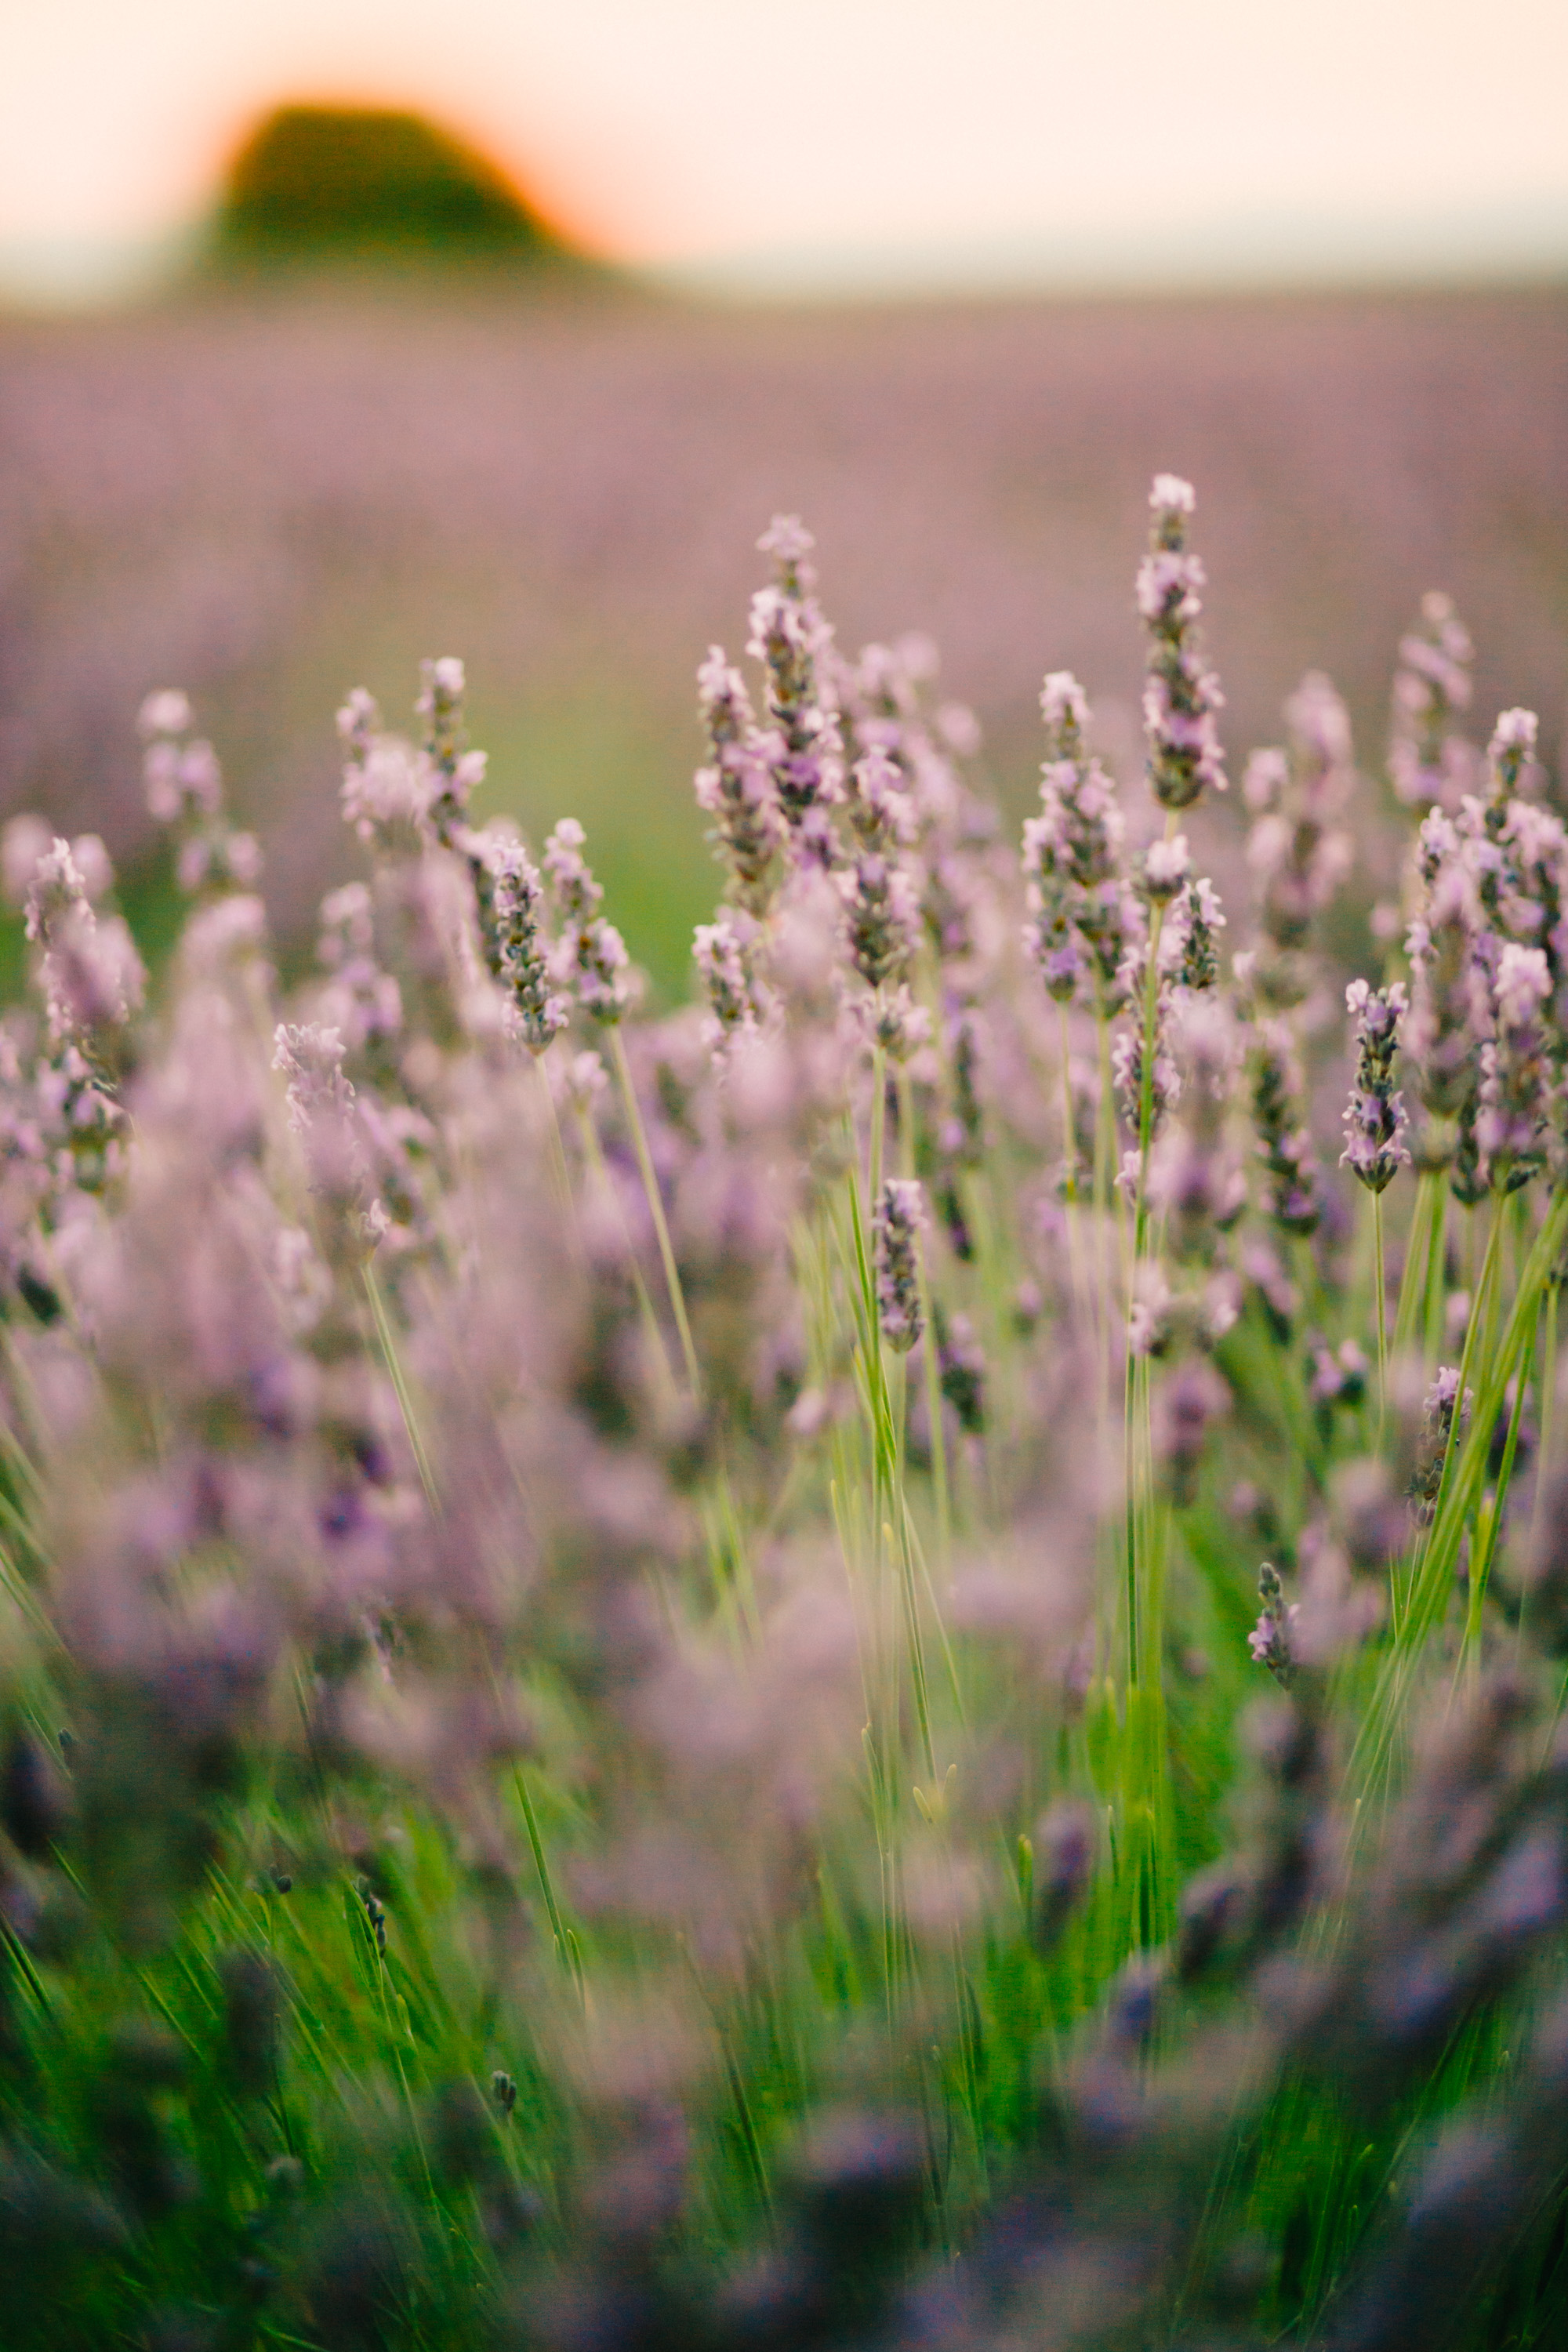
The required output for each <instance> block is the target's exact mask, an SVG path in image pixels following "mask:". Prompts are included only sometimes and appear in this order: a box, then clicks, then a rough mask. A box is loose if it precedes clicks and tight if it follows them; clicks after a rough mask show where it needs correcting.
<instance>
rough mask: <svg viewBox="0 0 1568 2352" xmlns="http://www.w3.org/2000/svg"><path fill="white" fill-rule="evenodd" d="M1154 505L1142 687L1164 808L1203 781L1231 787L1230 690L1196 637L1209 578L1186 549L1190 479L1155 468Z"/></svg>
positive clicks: (1142, 571) (1142, 608)
mask: <svg viewBox="0 0 1568 2352" xmlns="http://www.w3.org/2000/svg"><path fill="white" fill-rule="evenodd" d="M1149 505H1150V509H1151V511H1152V525H1151V529H1150V539H1149V553H1148V554H1147V555H1146V556H1145V557H1144V559H1143V561H1142V564H1141V565H1140V567H1139V572H1138V609H1139V612H1140V613H1141V614H1142V616H1143V622H1144V625H1145V626H1146V628H1147V629H1148V632H1149V656H1148V679H1147V683H1146V684H1145V686H1144V689H1143V730H1144V734H1145V736H1146V738H1147V740H1148V745H1149V788H1150V790H1151V791H1152V793H1153V795H1154V797H1155V799H1156V800H1157V801H1158V802H1159V803H1160V805H1161V807H1162V808H1166V809H1184V808H1190V807H1191V806H1192V803H1194V801H1195V800H1196V799H1197V797H1198V794H1199V793H1201V792H1202V791H1203V789H1204V786H1205V784H1207V785H1209V786H1211V787H1212V789H1213V790H1214V791H1215V792H1223V791H1224V790H1225V788H1226V774H1225V763H1224V754H1223V752H1222V751H1221V750H1220V743H1219V732H1218V730H1217V728H1216V726H1215V713H1216V712H1217V711H1219V710H1220V709H1223V708H1224V704H1225V697H1224V696H1223V695H1222V694H1221V692H1220V688H1219V680H1218V678H1217V677H1215V673H1214V671H1213V670H1212V669H1211V668H1210V667H1209V666H1208V664H1207V662H1206V661H1205V659H1204V656H1203V653H1202V650H1201V647H1200V646H1199V642H1198V635H1197V620H1198V615H1199V614H1200V613H1201V612H1202V610H1203V600H1202V597H1201V596H1200V594H1199V591H1200V590H1201V589H1202V588H1203V587H1204V586H1205V572H1204V567H1203V564H1202V563H1201V562H1200V561H1199V559H1198V558H1197V557H1196V556H1195V555H1193V554H1190V553H1189V552H1188V551H1187V544H1186V530H1187V522H1188V520H1189V518H1190V517H1191V515H1192V513H1193V510H1194V506H1195V505H1196V499H1195V498H1194V492H1193V487H1192V484H1191V483H1190V482H1184V481H1182V480H1181V479H1180V478H1178V477H1177V476H1176V475H1174V474H1157V475H1156V476H1155V478H1154V485H1153V488H1152V490H1151V491H1150V493H1149Z"/></svg>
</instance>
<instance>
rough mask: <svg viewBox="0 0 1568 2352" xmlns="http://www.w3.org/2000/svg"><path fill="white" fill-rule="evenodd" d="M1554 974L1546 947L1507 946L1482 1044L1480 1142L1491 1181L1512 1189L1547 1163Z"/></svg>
mask: <svg viewBox="0 0 1568 2352" xmlns="http://www.w3.org/2000/svg"><path fill="white" fill-rule="evenodd" d="M1492 997H1493V1004H1494V1008H1495V1014H1496V1029H1495V1034H1494V1035H1493V1036H1492V1037H1491V1038H1490V1039H1489V1042H1488V1043H1487V1044H1486V1045H1483V1046H1482V1047H1481V1049H1480V1068H1481V1076H1480V1086H1479V1093H1478V1097H1477V1112H1476V1122H1475V1135H1476V1143H1477V1146H1478V1148H1479V1152H1480V1155H1481V1159H1482V1161H1483V1163H1484V1165H1485V1167H1486V1169H1487V1172H1488V1174H1489V1178H1490V1181H1492V1182H1493V1183H1500V1184H1501V1185H1502V1187H1503V1189H1504V1190H1505V1191H1508V1192H1513V1191H1516V1190H1517V1189H1518V1187H1519V1186H1520V1185H1521V1184H1523V1183H1527V1182H1528V1181H1529V1180H1530V1178H1531V1176H1532V1175H1534V1174H1535V1173H1536V1172H1537V1171H1538V1170H1539V1169H1540V1168H1541V1166H1542V1152H1541V1150H1540V1142H1541V1136H1542V1129H1543V1128H1544V1126H1545V1123H1546V1118H1547V1111H1548V1107H1549V1104H1550V1102H1551V1100H1552V1087H1553V1073H1552V1067H1551V1063H1550V1059H1549V1054H1548V1046H1547V1040H1546V1035H1545V1032H1544V1028H1543V1025H1542V1013H1543V1012H1544V1010H1545V1007H1546V1006H1547V1005H1548V1004H1549V1003H1550V1002H1551V998H1552V974H1551V971H1550V970H1549V968H1548V966H1547V961H1546V956H1545V952H1544V950H1542V949H1541V948H1525V947H1520V946H1519V945H1518V944H1517V942H1515V941H1514V940H1509V941H1508V942H1507V943H1506V944H1505V945H1504V947H1503V948H1502V950H1501V951H1500V955H1499V958H1498V967H1497V972H1496V975H1495V978H1494V980H1493V982H1492Z"/></svg>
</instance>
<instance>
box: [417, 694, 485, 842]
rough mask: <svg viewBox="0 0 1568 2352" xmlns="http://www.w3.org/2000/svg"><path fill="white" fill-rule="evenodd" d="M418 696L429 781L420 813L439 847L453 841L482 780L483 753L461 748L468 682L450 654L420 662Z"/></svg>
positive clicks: (460, 829)
mask: <svg viewBox="0 0 1568 2352" xmlns="http://www.w3.org/2000/svg"><path fill="white" fill-rule="evenodd" d="M419 677H420V691H419V699H418V700H417V702H416V704H415V706H414V708H415V709H416V711H417V712H418V714H419V716H420V718H421V719H424V721H425V726H426V736H425V756H426V760H427V761H429V766H430V772H431V774H430V783H429V787H428V789H427V792H426V796H425V814H426V820H427V822H428V823H429V825H430V827H431V830H432V831H433V832H434V834H435V835H436V838H437V841H438V842H439V843H440V845H441V846H442V848H443V849H451V848H454V847H456V846H458V842H459V837H460V835H461V833H462V831H463V827H464V825H465V824H466V821H467V814H468V796H469V794H470V793H472V792H473V791H474V790H475V789H476V787H477V786H479V784H482V783H483V782H484V779H485V766H486V760H485V754H484V753H483V752H482V751H468V749H467V748H466V745H467V740H468V739H467V734H466V730H465V727H464V697H465V695H466V693H467V690H468V681H467V678H466V677H465V675H464V670H463V665H462V663H461V662H460V661H459V660H458V658H457V656H456V655H454V654H444V655H442V656H441V658H440V659H439V660H438V661H423V662H421V663H420V665H419Z"/></svg>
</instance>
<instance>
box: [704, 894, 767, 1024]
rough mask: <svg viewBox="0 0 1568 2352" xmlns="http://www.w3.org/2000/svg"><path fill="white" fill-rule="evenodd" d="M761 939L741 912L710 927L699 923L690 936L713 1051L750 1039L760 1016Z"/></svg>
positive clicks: (724, 915)
mask: <svg viewBox="0 0 1568 2352" xmlns="http://www.w3.org/2000/svg"><path fill="white" fill-rule="evenodd" d="M761 937H762V935H761V931H760V929H759V927H758V925H757V924H756V922H755V921H754V920H753V919H752V917H751V916H749V915H747V914H746V913H745V912H744V911H743V909H737V910H735V911H731V909H729V908H721V910H720V912H719V914H718V915H717V916H716V917H715V918H714V919H713V921H712V922H711V923H699V924H698V926H697V929H696V931H695V933H694V935H693V938H692V949H691V951H692V955H693V957H694V958H695V961H696V964H697V971H698V975H699V977H700V980H701V982H702V985H703V988H704V989H705V990H706V992H707V996H708V1003H709V1007H710V1014H709V1021H708V1024H707V1031H706V1034H707V1037H708V1042H709V1044H710V1046H711V1047H712V1048H713V1050H714V1052H715V1053H723V1052H725V1051H727V1050H728V1049H729V1047H731V1045H734V1044H735V1042H736V1041H737V1039H739V1038H742V1037H751V1036H755V1035H756V1034H757V1032H758V1030H759V1029H760V1028H761V1026H762V1024H763V1018H764V1017H765V1013H766V1010H767V1000H766V996H765V994H764V991H763V982H762V979H761V977H760V974H759V972H758V970H757V957H758V950H759V947H760V945H761Z"/></svg>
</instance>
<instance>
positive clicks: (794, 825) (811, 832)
mask: <svg viewBox="0 0 1568 2352" xmlns="http://www.w3.org/2000/svg"><path fill="white" fill-rule="evenodd" d="M757 545H758V547H759V548H760V550H761V551H762V552H763V554H764V555H771V556H772V557H773V561H774V563H775V565H776V567H777V578H776V580H775V582H774V583H773V586H772V587H771V588H759V589H758V591H757V593H756V594H755V596H753V598H752V614H751V635H750V637H749V638H748V640H747V651H748V652H749V653H751V654H752V655H754V656H755V657H756V659H757V660H758V661H760V662H761V663H762V664H763V667H764V668H765V669H766V671H767V679H768V716H769V718H770V719H771V720H772V721H773V730H774V737H775V740H774V741H773V744H772V745H771V747H770V761H771V765H772V770H773V786H774V789H775V791H776V793H777V794H778V801H779V805H780V807H781V808H782V809H783V811H784V817H785V819H786V821H787V823H788V824H789V827H790V831H791V833H792V835H793V836H794V839H795V847H796V854H797V856H801V857H802V858H804V859H805V860H806V862H807V863H811V864H816V865H831V864H832V863H833V836H832V830H831V812H832V810H833V809H834V807H835V806H836V805H837V803H838V802H839V801H841V800H842V798H843V796H844V780H843V742H842V739H841V736H840V733H839V728H838V715H837V709H836V708H835V707H834V705H833V702H832V700H831V698H830V692H829V686H828V677H829V667H830V664H829V656H830V654H831V651H832V645H833V632H832V630H831V629H830V628H829V626H828V625H827V623H826V621H825V620H824V619H823V617H822V614H821V612H820V610H819V609H818V606H817V604H816V597H815V596H814V595H813V594H812V593H811V592H812V590H813V588H814V587H815V585H816V573H815V572H814V571H813V569H812V567H811V565H810V564H809V563H808V562H807V561H806V558H807V556H808V555H809V553H810V551H811V549H812V547H813V546H814V545H815V541H813V539H812V536H811V533H810V532H809V531H808V530H804V529H803V528H802V526H801V523H800V520H799V518H798V516H795V515H775V516H774V517H773V521H772V523H771V524H770V525H769V527H768V529H767V530H765V531H764V532H763V536H762V538H761V539H760V540H759V541H757Z"/></svg>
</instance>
